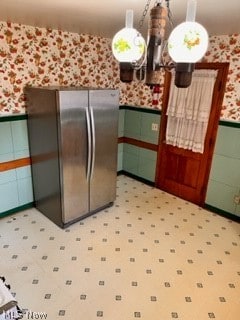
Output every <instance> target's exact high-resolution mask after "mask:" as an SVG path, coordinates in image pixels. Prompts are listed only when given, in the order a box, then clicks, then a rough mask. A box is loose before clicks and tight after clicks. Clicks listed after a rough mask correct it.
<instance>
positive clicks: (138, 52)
mask: <svg viewBox="0 0 240 320" xmlns="http://www.w3.org/2000/svg"><path fill="white" fill-rule="evenodd" d="M145 48H146V43H145V40H144V39H143V37H142V36H141V34H140V33H139V32H138V31H137V30H136V29H134V28H133V11H132V10H127V11H126V23H125V28H123V29H121V30H120V31H118V32H117V33H116V34H115V36H114V37H113V40H112V52H113V55H114V57H115V58H116V59H117V60H118V61H119V62H129V63H134V62H137V61H139V60H140V59H141V58H142V57H143V55H144V54H145Z"/></svg>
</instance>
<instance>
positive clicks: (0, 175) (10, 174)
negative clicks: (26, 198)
mask: <svg viewBox="0 0 240 320" xmlns="http://www.w3.org/2000/svg"><path fill="white" fill-rule="evenodd" d="M16 180H17V175H16V170H15V169H14V170H7V171H3V172H0V184H5V183H8V182H11V181H16Z"/></svg>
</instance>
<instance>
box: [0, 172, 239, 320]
mask: <svg viewBox="0 0 240 320" xmlns="http://www.w3.org/2000/svg"><path fill="white" fill-rule="evenodd" d="M0 248H1V256H0V275H4V276H5V278H6V279H7V282H8V283H9V284H11V290H12V293H13V294H14V295H15V297H16V299H17V300H18V303H19V306H20V307H21V308H22V309H23V311H24V319H49V320H50V319H51V320H55V319H64V320H66V319H69V320H70V319H71V320H75V319H76V320H79V319H80V320H81V319H84V320H94V319H96V320H98V319H99V320H100V319H103V320H120V319H121V320H137V319H141V320H143V319H144V320H150V319H151V320H171V319H182V320H205V319H206V320H207V319H218V320H238V319H240V318H239V317H240V224H238V223H236V222H233V221H230V220H228V219H226V218H223V217H220V216H218V215H216V214H213V213H211V212H209V211H207V210H204V209H201V208H199V207H198V206H196V205H193V204H191V203H189V202H186V201H184V200H182V199H179V198H177V197H175V196H172V195H170V194H168V193H165V192H162V191H161V190H159V189H155V188H153V187H150V186H147V185H145V184H143V183H141V182H138V181H136V180H133V179H131V178H129V177H126V176H119V177H118V182H117V200H116V202H115V203H114V205H113V206H112V207H110V208H108V209H105V210H103V211H101V212H99V213H97V214H94V215H92V216H90V217H88V218H86V219H84V220H82V221H79V222H77V223H75V224H73V225H71V226H70V227H68V228H66V229H64V230H63V229H60V228H59V227H57V226H56V225H55V224H53V223H52V222H51V221H50V220H48V219H47V218H46V217H45V216H44V215H42V214H41V213H39V212H38V211H37V210H36V209H35V208H33V209H29V210H26V211H22V212H19V213H17V214H14V215H11V216H7V217H5V218H2V219H1V220H0Z"/></svg>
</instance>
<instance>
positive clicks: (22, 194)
mask: <svg viewBox="0 0 240 320" xmlns="http://www.w3.org/2000/svg"><path fill="white" fill-rule="evenodd" d="M17 185H18V199H19V204H18V205H19V206H22V205H24V204H27V203H30V202H32V201H33V190H32V179H31V177H26V178H23V179H19V180H18V181H17Z"/></svg>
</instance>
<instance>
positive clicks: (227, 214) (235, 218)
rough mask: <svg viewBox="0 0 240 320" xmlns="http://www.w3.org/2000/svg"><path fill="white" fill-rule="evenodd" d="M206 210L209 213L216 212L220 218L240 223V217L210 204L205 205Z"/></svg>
mask: <svg viewBox="0 0 240 320" xmlns="http://www.w3.org/2000/svg"><path fill="white" fill-rule="evenodd" d="M204 208H205V209H208V210H209V211H212V212H215V213H217V214H219V215H220V216H223V217H225V218H228V219H230V220H233V221H236V222H240V217H238V216H236V215H234V214H232V213H230V212H227V211H224V210H222V209H219V208H216V207H213V206H211V205H210V204H207V203H205V204H204Z"/></svg>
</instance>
